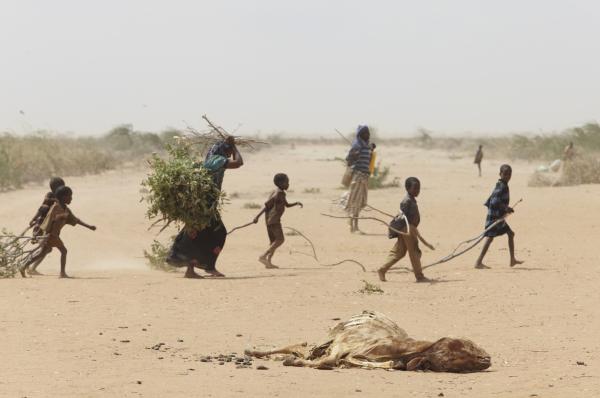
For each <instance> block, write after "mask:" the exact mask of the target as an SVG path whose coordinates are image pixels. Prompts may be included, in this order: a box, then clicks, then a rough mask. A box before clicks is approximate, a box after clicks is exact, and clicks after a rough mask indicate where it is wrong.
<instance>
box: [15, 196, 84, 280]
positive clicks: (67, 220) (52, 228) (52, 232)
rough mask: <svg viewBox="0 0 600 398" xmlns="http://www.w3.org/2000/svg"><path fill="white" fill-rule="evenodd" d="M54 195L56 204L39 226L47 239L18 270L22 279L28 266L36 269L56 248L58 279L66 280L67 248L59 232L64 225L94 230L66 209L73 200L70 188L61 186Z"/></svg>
mask: <svg viewBox="0 0 600 398" xmlns="http://www.w3.org/2000/svg"><path fill="white" fill-rule="evenodd" d="M55 195H56V202H55V203H54V204H53V205H52V207H51V208H50V210H49V211H48V215H47V216H46V218H45V219H44V222H43V223H42V225H41V229H42V230H43V231H44V234H47V235H48V238H47V240H46V241H45V242H44V243H43V247H42V251H41V252H40V254H38V255H37V256H35V257H33V258H32V259H31V261H30V262H29V263H27V264H25V265H24V266H23V267H22V268H21V269H20V270H19V271H20V272H21V276H23V277H25V270H26V269H27V268H28V267H29V265H31V264H34V267H37V266H38V265H39V263H41V262H42V261H43V260H44V258H45V257H46V256H47V255H48V253H50V252H51V251H52V248H54V247H56V248H57V249H58V250H59V251H60V277H61V278H68V275H67V273H66V272H65V267H66V265H67V248H66V247H65V245H64V244H63V242H62V240H61V239H60V231H61V230H62V228H63V227H64V226H65V224H69V225H73V226H75V225H83V226H84V227H86V228H89V229H91V230H92V231H95V230H96V227H95V226H93V225H88V224H86V223H84V222H83V221H81V220H79V219H78V218H77V217H75V216H74V215H73V213H71V210H69V208H68V207H67V205H68V204H70V203H71V200H72V199H73V191H72V190H71V188H69V187H67V186H64V185H63V186H62V187H59V188H58V189H57V190H56V192H55Z"/></svg>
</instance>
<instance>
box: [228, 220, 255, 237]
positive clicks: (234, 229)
mask: <svg viewBox="0 0 600 398" xmlns="http://www.w3.org/2000/svg"><path fill="white" fill-rule="evenodd" d="M254 224H256V223H255V222H254V221H250V222H249V223H246V224H244V225H240V226H238V227H235V228H232V229H231V230H229V232H227V235H229V234H231V233H232V232H233V231H237V230H238V229H242V228H246V227H249V226H251V225H254Z"/></svg>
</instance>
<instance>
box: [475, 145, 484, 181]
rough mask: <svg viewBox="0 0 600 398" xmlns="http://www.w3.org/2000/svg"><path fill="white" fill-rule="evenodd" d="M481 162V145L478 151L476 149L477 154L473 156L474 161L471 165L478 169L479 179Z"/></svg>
mask: <svg viewBox="0 0 600 398" xmlns="http://www.w3.org/2000/svg"><path fill="white" fill-rule="evenodd" d="M482 160H483V145H479V149H477V153H476V154H475V160H474V161H473V163H475V164H476V165H477V169H479V177H481V161H482Z"/></svg>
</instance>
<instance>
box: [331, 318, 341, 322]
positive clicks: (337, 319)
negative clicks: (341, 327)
mask: <svg viewBox="0 0 600 398" xmlns="http://www.w3.org/2000/svg"><path fill="white" fill-rule="evenodd" d="M331 320H332V321H341V318H331Z"/></svg>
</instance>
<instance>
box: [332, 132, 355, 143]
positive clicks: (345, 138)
mask: <svg viewBox="0 0 600 398" xmlns="http://www.w3.org/2000/svg"><path fill="white" fill-rule="evenodd" d="M334 130H335V132H336V133H338V134H339V135H340V137H342V138H343V139H344V141H346V142H347V143H348V144H350V145H352V141H350V140H349V139H348V138H347V137H346V136H345V135H344V134H342V133H341V132H340V130H338V129H334Z"/></svg>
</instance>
